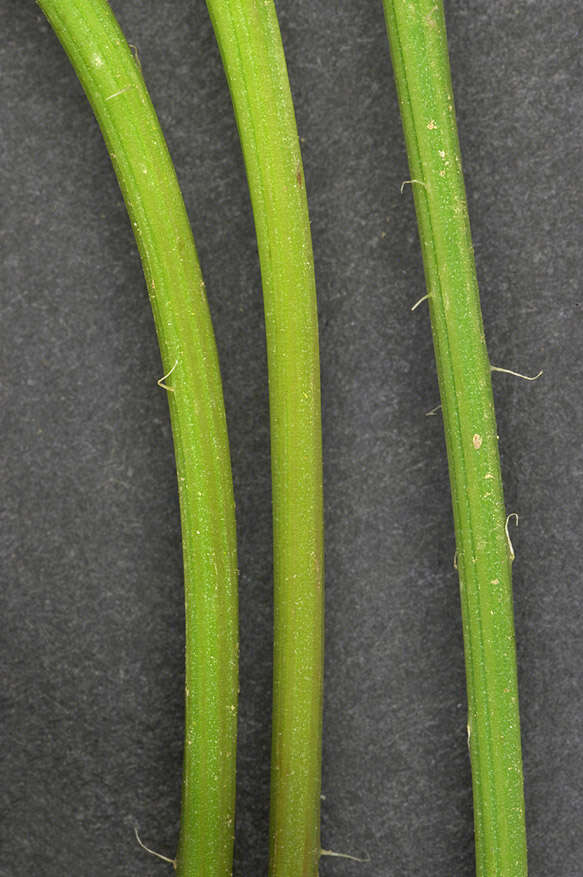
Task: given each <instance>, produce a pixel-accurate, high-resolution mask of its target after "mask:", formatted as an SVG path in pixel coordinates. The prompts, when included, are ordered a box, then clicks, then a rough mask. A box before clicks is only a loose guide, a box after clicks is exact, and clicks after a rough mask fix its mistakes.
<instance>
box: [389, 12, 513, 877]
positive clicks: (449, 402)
mask: <svg viewBox="0 0 583 877" xmlns="http://www.w3.org/2000/svg"><path fill="white" fill-rule="evenodd" d="M383 2H384V9H385V18H386V23H387V30H388V34H389V42H390V46H391V56H392V60H393V68H394V73H395V80H396V83H397V91H398V97H399V104H400V108H401V116H402V120H403V128H404V131H405V140H406V144H407V153H408V157H409V168H410V172H411V177H412V179H413V180H414V181H415V182H413V183H412V190H413V194H414V198H415V207H416V211H417V220H418V224H419V236H420V241H421V247H422V252H423V261H424V266H425V278H426V283H427V291H428V293H429V310H430V315H431V325H432V331H433V341H434V347H435V356H436V361H437V372H438V379H439V386H440V393H441V402H442V410H443V421H444V428H445V438H446V445H447V454H448V460H449V472H450V483H451V493H452V503H453V512H454V523H455V532H456V545H457V567H458V571H459V581H460V592H461V604H462V619H463V632H464V646H465V655H466V677H467V694H468V737H469V748H470V755H471V762H472V780H473V792H474V823H475V840H476V869H477V874H478V877H524V875H526V873H527V861H526V835H525V823H524V798H523V778H522V758H521V746H520V725H519V715H518V691H517V680H516V654H515V642H514V622H513V609H512V588H511V556H510V551H509V544H508V539H507V535H506V532H505V524H506V513H505V510H504V498H503V493H502V479H501V474H500V460H499V454H498V435H497V431H496V420H495V415H494V403H493V397H492V385H491V378H490V363H489V360H488V354H487V351H486V343H485V339H484V330H483V325H482V315H481V311H480V302H479V296H478V286H477V280H476V270H475V264H474V256H473V249H472V242H471V236H470V225H469V219H468V210H467V203H466V195H465V188H464V181H463V176H462V169H461V159H460V148H459V142H458V135H457V128H456V121H455V112H454V103H453V91H452V85H451V76H450V69H449V59H448V51H447V38H446V31H445V19H444V13H443V4H442V2H441V0H414V2H405V0H383Z"/></svg>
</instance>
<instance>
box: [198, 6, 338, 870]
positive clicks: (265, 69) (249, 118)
mask: <svg viewBox="0 0 583 877" xmlns="http://www.w3.org/2000/svg"><path fill="white" fill-rule="evenodd" d="M207 6H208V9H209V13H210V17H211V20H212V23H213V27H214V29H215V34H216V37H217V42H218V44H219V48H220V51H221V55H222V59H223V64H224V67H225V72H226V75H227V80H228V83H229V88H230V91H231V97H232V100H233V105H234V110H235V116H236V119H237V124H238V128H239V135H240V138H241V144H242V149H243V156H244V159H245V165H246V169H247V178H248V182H249V189H250V193H251V201H252V206H253V213H254V217H255V228H256V233H257V242H258V249H259V258H260V262H261V273H262V280H263V296H264V306H265V324H266V335H267V358H268V370H269V403H270V416H271V469H272V488H273V528H274V532H273V542H274V671H273V727H272V735H273V737H272V762H271V765H272V766H271V826H270V864H269V873H270V875H271V877H313V875H316V874H317V871H318V860H319V856H320V790H321V748H322V676H323V568H324V563H323V523H322V439H321V413H320V374H319V354H318V321H317V307H316V291H315V280H314V264H313V256H312V244H311V236H310V226H309V219H308V208H307V201H306V191H305V183H304V173H303V168H302V159H301V154H300V149H299V144H298V135H297V129H296V123H295V116H294V110H293V104H292V98H291V93H290V87H289V81H288V76H287V69H286V64H285V58H284V53H283V47H282V42H281V35H280V31H279V25H278V21H277V15H276V11H275V6H274V4H273V0H207Z"/></svg>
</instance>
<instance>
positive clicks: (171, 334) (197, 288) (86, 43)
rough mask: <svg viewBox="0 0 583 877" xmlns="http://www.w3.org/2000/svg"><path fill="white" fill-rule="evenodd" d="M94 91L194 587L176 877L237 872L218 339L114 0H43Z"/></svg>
mask: <svg viewBox="0 0 583 877" xmlns="http://www.w3.org/2000/svg"><path fill="white" fill-rule="evenodd" d="M39 5H40V7H41V9H42V10H43V12H44V13H45V14H46V16H47V18H48V19H49V21H50V23H51V25H52V27H53V28H54V30H55V33H56V34H57V36H58V38H59V39H60V41H61V43H62V44H63V47H64V48H65V51H66V52H67V54H68V56H69V58H70V59H71V63H72V64H73V67H74V68H75V71H76V73H77V75H78V77H79V79H80V81H81V83H82V85H83V88H84V89H85V92H86V93H87V96H88V98H89V101H90V103H91V106H92V107H93V111H94V113H95V116H96V118H97V121H98V122H99V125H100V127H101V130H102V132H103V136H104V138H105V142H106V144H107V148H108V151H109V153H110V155H111V159H112V162H113V166H114V168H115V172H116V174H117V177H118V180H119V184H120V187H121V190H122V193H123V196H124V199H125V202H126V206H127V209H128V213H129V215H130V219H131V222H132V226H133V229H134V232H135V236H136V240H137V243H138V248H139V251H140V255H141V258H142V264H143V268H144V274H145V277H146V283H147V286H148V292H149V294H150V300H151V304H152V310H153V312H154V319H155V323H156V330H157V333H158V340H159V343H160V350H161V353H162V362H163V368H164V373H165V375H166V377H165V379H164V381H163V382H162V386H163V387H164V392H166V393H167V398H168V403H169V406H170V415H171V420H172V431H173V435H174V449H175V455H176V468H177V474H178V488H179V494H180V510H181V521H182V539H183V554H184V576H185V593H186V733H185V753H184V777H183V796H182V825H181V833H180V843H179V850H178V856H177V870H178V873H179V875H181V877H187V875H188V877H195V875H196V877H202V875H204V877H226V875H229V874H231V868H232V855H233V834H234V799H235V746H236V716H237V593H236V585H237V561H236V544H235V517H234V501H233V486H232V479H231V466H230V459H229V449H228V441H227V429H226V422H225V412H224V405H223V396H222V388H221V379H220V374H219V365H218V360H217V352H216V347H215V340H214V335H213V330H212V326H211V320H210V315H209V311H208V305H207V301H206V297H205V291H204V283H203V281H202V277H201V273H200V268H199V264H198V259H197V255H196V250H195V247H194V241H193V239H192V233H191V230H190V225H189V222H188V217H187V215H186V210H185V207H184V203H183V200H182V196H181V193H180V189H179V187H178V182H177V180H176V175H175V173H174V168H173V166H172V162H171V159H170V156H169V154H168V150H167V148H166V144H165V141H164V137H163V135H162V132H161V130H160V126H159V124H158V119H157V117H156V113H155V111H154V108H153V106H152V103H151V101H150V98H149V95H148V92H147V90H146V87H145V85H144V81H143V79H142V75H141V73H140V69H139V66H138V63H137V62H136V60H135V58H134V56H133V55H132V53H131V51H130V49H129V47H128V44H127V43H126V41H125V39H124V37H123V34H122V32H121V30H120V28H119V26H118V24H117V22H116V20H115V18H114V16H113V14H112V12H111V10H110V8H109V6H108V4H107V3H106V2H105V0H39Z"/></svg>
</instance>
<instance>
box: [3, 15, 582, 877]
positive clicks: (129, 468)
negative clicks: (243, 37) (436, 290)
mask: <svg viewBox="0 0 583 877" xmlns="http://www.w3.org/2000/svg"><path fill="white" fill-rule="evenodd" d="M112 5H113V8H114V10H115V12H116V13H117V14H118V16H119V19H120V22H121V24H122V26H123V28H124V30H125V33H126V35H127V37H128V39H129V40H130V42H132V43H134V44H135V45H136V46H137V47H138V48H139V53H140V58H141V62H142V66H143V69H144V73H145V77H146V81H147V83H148V85H149V87H150V90H151V93H152V97H153V100H154V104H155V106H156V107H157V110H158V112H159V115H160V118H161V122H162V127H163V129H164V131H165V133H166V136H167V138H168V142H169V145H170V151H171V153H172V156H173V158H174V161H175V163H176V167H177V171H178V176H179V179H180V181H181V185H182V187H183V192H184V195H185V199H186V203H187V206H188V209H189V212H190V216H191V218H192V222H193V226H194V232H195V238H196V241H197V245H198V248H199V253H200V257H201V262H202V266H203V271H204V274H205V278H206V284H207V290H208V294H209V299H210V305H211V310H212V313H213V318H214V322H215V328H216V333H217V339H218V345H219V352H220V357H221V365H222V373H223V379H224V385H225V395H226V403H227V409H228V418H229V428H230V436H231V446H232V456H233V468H234V476H235V483H236V496H237V508H238V527H239V538H240V568H241V587H240V601H241V602H240V608H241V711H240V716H241V721H240V749H239V795H238V820H237V853H236V855H237V866H236V874H237V875H238V877H260V875H262V874H265V873H266V849H267V814H268V775H269V774H268V758H269V725H270V715H269V713H270V677H271V666H270V654H271V621H272V617H271V549H270V540H271V532H270V514H271V512H270V491H269V468H268V467H269V457H268V417H267V392H266V373H265V352H264V340H263V324H262V305H261V291H260V277H259V269H258V263H257V254H256V249H255V242H254V232H253V226H252V220H251V216H250V208H249V200H248V195H247V190H246V184H245V179H244V173H243V166H242V160H241V155H240V150H239V146H238V141H237V135H236V130H235V126H234V122H233V116H232V111H231V106H230V100H229V96H228V91H227V88H226V85H225V81H224V77H223V73H222V68H221V65H220V60H219V56H218V52H217V49H216V46H215V43H214V38H213V34H212V31H211V27H210V25H209V21H208V17H207V13H206V8H205V5H204V3H203V0H156V2H151V0H114V2H113V3H112ZM278 7H279V12H280V18H281V25H282V30H283V36H284V43H285V48H286V51H287V57H288V64H289V70H290V76H291V81H292V88H293V92H294V97H295V101H296V109H297V117H298V124H299V130H300V134H301V136H302V138H303V155H304V163H305V175H306V184H307V191H308V195H309V199H310V208H311V217H312V231H313V239H314V247H315V255H316V267H317V278H318V292H319V309H320V318H321V323H320V327H321V355H322V381H323V399H324V429H325V433H324V445H325V478H326V525H327V621H326V625H327V659H326V702H325V741H324V785H323V792H324V795H325V800H324V801H323V834H322V839H323V844H324V846H325V847H327V848H331V849H334V850H338V851H344V852H349V853H353V854H355V855H366V854H368V855H370V858H371V862H370V864H367V865H359V864H356V863H354V862H348V861H344V860H342V859H326V860H323V862H322V866H321V874H322V877H331V875H338V877H341V875H355V877H361V875H362V877H369V875H370V877H385V875H386V877H401V875H429V874H430V875H432V877H452V875H453V877H458V875H459V877H470V875H471V874H472V872H473V838H472V814H471V788H470V773H469V763H468V755H467V747H466V738H465V737H466V732H465V724H466V722H465V693H464V669H463V656H462V642H461V625H460V618H459V614H460V610H459V601H458V593H457V581H456V575H455V573H454V571H453V569H452V557H453V553H454V540H453V534H452V524H451V514H450V504H449V494H448V479H447V473H446V465H445V459H444V443H443V437H442V427H441V421H440V418H439V417H438V416H436V417H432V418H427V417H425V412H426V411H428V410H429V409H431V408H433V407H434V406H435V405H436V403H437V401H438V398H437V387H436V381H435V370H434V365H433V355H432V348H431V339H430V333H429V325H428V318H427V312H426V311H425V310H424V309H423V308H419V309H418V310H417V311H416V312H415V313H413V314H412V313H411V312H410V307H411V305H412V304H413V303H414V302H415V301H416V300H417V299H418V298H420V296H421V295H423V291H424V290H423V275H422V269H421V263H420V256H419V245H418V240H417V233H416V227H415V219H414V212H413V205H412V198H411V193H410V191H409V190H406V191H405V192H404V194H403V196H401V195H400V193H399V187H400V184H401V181H402V180H404V179H406V178H407V176H408V172H407V165H406V159H405V154H404V147H403V140H402V133H401V126H400V120H399V117H398V112H397V105H396V100H395V91H394V87H393V83H392V74H391V66H390V60H389V53H388V46H387V42H386V37H385V32H384V22H383V16H382V8H381V3H380V0H359V2H348V0H279V3H278ZM446 12H447V15H448V23H449V34H450V44H451V54H452V63H453V76H454V86H455V95H456V104H457V111H458V118H459V124H460V131H461V141H462V148H463V157H464V166H465V170H466V175H467V185H468V194H469V203H470V212H471V219H472V225H473V232H474V239H475V248H476V257H477V262H478V272H479V277H480V281H481V290H482V297H483V309H484V317H485V323H486V332H487V339H488V343H489V349H490V355H491V360H492V362H493V363H494V364H497V365H501V366H506V367H508V368H513V369H518V370H519V371H524V372H527V373H534V372H536V371H538V370H539V369H540V368H544V370H545V374H544V377H543V378H542V379H541V380H540V381H538V382H537V383H534V384H527V383H524V382H521V381H519V380H516V379H513V378H511V377H508V376H505V375H495V392H496V402H497V410H498V420H499V432H500V439H501V441H500V446H501V451H502V457H503V469H504V476H505V490H506V500H507V506H508V511H516V512H518V513H519V514H520V528H519V530H518V531H517V532H516V533H515V534H513V541H514V544H515V548H516V551H517V561H516V564H515V609H516V623H517V635H518V655H519V673H520V684H521V707H522V717H523V739H524V757H525V769H526V801H527V819H528V830H529V842H530V866H531V872H530V873H531V877H579V875H581V874H582V873H583V865H582V864H581V863H582V862H583V835H582V833H581V804H582V800H583V758H582V755H583V753H582V750H583V735H582V733H581V725H582V716H583V691H582V684H581V667H582V665H583V637H582V636H581V633H580V628H581V622H580V616H581V609H582V602H583V587H582V575H581V570H580V562H579V557H578V552H579V550H580V549H581V546H582V534H581V523H580V522H581V483H582V476H583V460H582V456H581V435H582V433H583V414H582V405H581V398H582V377H583V375H582V372H583V365H582V360H581V348H582V345H583V325H582V315H581V293H580V288H579V278H580V275H581V273H582V272H583V251H582V247H581V219H580V210H581V198H580V181H581V178H582V171H583V167H582V159H581V128H582V125H583V98H582V91H581V86H582V80H583V78H582V75H581V74H582V57H583V56H582V52H581V31H582V29H583V7H582V5H581V3H572V2H568V0H549V2H547V3H544V4H542V3H538V2H534V0H450V2H448V3H447V9H446ZM0 30H1V32H2V34H3V37H2V42H1V44H0V63H1V67H2V76H1V82H0V89H1V93H2V94H1V101H2V104H1V106H2V111H1V112H2V115H1V126H2V140H1V143H2V154H1V171H0V173H1V175H2V178H1V184H0V185H1V188H0V191H2V193H3V207H2V214H1V219H0V222H1V235H2V236H1V245H2V265H1V295H2V320H1V328H0V333H1V337H0V354H1V374H0V379H1V385H2V386H1V393H2V397H1V405H2V409H1V410H2V425H1V446H0V447H1V457H2V475H1V478H2V482H1V483H2V491H1V499H0V515H1V536H0V539H1V543H0V548H1V577H2V586H1V589H0V612H1V618H2V622H1V625H0V638H1V661H2V677H3V681H2V686H1V691H0V697H1V710H2V717H1V731H0V733H1V735H2V740H1V753H2V762H1V767H0V834H1V841H2V846H1V850H0V874H2V875H3V877H30V875H40V877H62V875H80V877H110V875H111V877H113V875H130V877H131V875H136V877H137V875H139V877H147V875H152V877H154V875H160V874H164V873H166V871H165V870H164V869H165V868H166V869H167V871H168V873H170V870H169V869H168V866H165V865H163V864H162V863H160V862H157V861H155V860H154V859H151V858H149V857H148V856H146V854H145V853H143V851H141V850H140V849H139V848H138V847H137V845H136V842H135V840H134V836H133V831H132V825H133V823H134V822H137V823H138V824H139V826H140V828H141V832H142V835H143V838H144V840H145V841H146V842H147V843H148V844H149V845H150V846H153V847H154V848H156V849H159V850H161V851H164V852H166V853H168V854H173V852H174V848H175V844H176V837H177V829H178V810H179V788H180V767H181V748H182V672H183V671H182V663H183V650H184V643H183V633H182V625H183V618H182V591H181V589H182V583H181V558H180V537H179V526H178V513H177V491H176V486H175V482H174V469H173V457H172V448H171V440H170V433H169V426H168V417H167V408H166V398H165V394H164V392H163V391H162V390H160V388H159V387H157V386H156V380H157V378H158V377H159V376H160V374H161V371H160V362H159V357H158V353H157V349H156V342H155V337H154V331H153V325H152V319H151V315H150V311H149V305H148V301H147V297H146V292H145V287H144V282H143V278H142V274H141V269H140V265H139V261H138V257H137V253H136V248H135V245H134V241H133V238H132V235H131V231H130V228H129V223H128V221H127V217H126V215H125V212H124V207H123V204H122V201H121V197H120V193H119V191H118V188H117V184H116V181H115V179H114V176H113V173H112V170H111V167H110V164H109V160H108V157H107V154H106V151H105V149H104V146H103V143H102V140H101V136H100V134H99V131H98V129H97V126H96V123H95V122H94V120H93V118H92V115H91V112H90V109H89V106H88V104H87V102H86V100H85V98H84V96H83V94H82V91H81V88H80V86H79V85H78V83H77V81H76V79H75V77H74V75H73V72H72V70H71V68H70V65H69V62H68V61H67V59H66V57H65V55H64V53H63V51H62V50H61V48H60V46H59V44H58V43H57V41H56V39H55V37H54V36H53V34H52V32H51V31H50V29H49V27H48V25H47V24H46V23H45V21H44V19H43V16H42V14H41V13H40V11H39V10H38V9H37V7H36V6H35V4H34V3H33V2H31V0H0Z"/></svg>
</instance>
